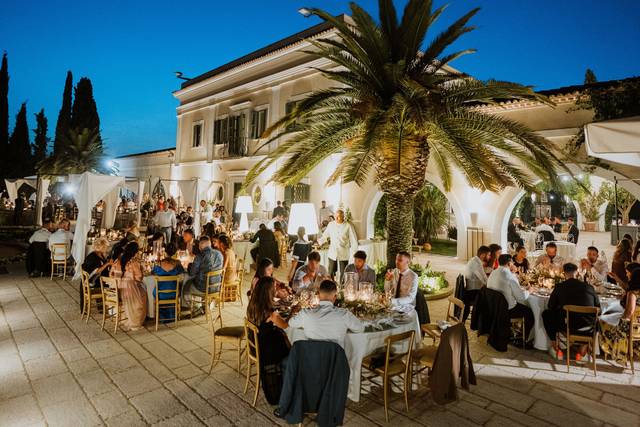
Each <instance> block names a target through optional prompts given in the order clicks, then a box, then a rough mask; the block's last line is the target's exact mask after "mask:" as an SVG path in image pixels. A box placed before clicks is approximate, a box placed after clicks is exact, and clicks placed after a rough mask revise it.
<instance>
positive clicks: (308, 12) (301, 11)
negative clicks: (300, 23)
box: [298, 7, 311, 18]
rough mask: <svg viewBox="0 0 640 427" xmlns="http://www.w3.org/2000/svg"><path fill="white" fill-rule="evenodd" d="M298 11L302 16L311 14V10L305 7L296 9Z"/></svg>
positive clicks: (306, 16)
mask: <svg viewBox="0 0 640 427" xmlns="http://www.w3.org/2000/svg"><path fill="white" fill-rule="evenodd" d="M298 13H299V14H300V15H302V16H304V17H305V18H308V17H310V16H311V11H310V10H309V9H307V8H306V7H301V8H300V9H298Z"/></svg>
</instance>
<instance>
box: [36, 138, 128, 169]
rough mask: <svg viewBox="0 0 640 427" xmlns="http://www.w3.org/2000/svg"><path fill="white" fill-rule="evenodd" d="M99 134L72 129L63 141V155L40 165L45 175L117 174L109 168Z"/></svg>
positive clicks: (39, 167) (111, 167) (51, 158)
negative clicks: (99, 142)
mask: <svg viewBox="0 0 640 427" xmlns="http://www.w3.org/2000/svg"><path fill="white" fill-rule="evenodd" d="M98 139H99V134H98V133H97V132H96V131H95V130H91V129H82V130H81V131H79V130H76V129H71V130H70V131H69V133H68V134H67V135H66V137H65V138H64V139H63V140H62V142H63V144H62V150H63V151H62V153H60V155H59V156H52V157H48V158H47V159H45V160H44V161H42V162H40V164H39V165H38V170H39V172H40V173H42V174H43V175H66V174H81V173H84V172H92V173H101V174H115V173H116V172H117V171H116V170H115V168H114V167H113V166H108V165H107V163H106V160H107V159H106V158H105V157H104V154H103V152H102V146H101V145H100V144H98Z"/></svg>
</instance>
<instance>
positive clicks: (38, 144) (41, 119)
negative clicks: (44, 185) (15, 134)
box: [33, 108, 50, 165]
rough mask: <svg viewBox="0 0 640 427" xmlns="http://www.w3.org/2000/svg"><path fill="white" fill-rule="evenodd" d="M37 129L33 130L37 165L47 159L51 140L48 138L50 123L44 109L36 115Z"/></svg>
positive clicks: (34, 159) (34, 157)
mask: <svg viewBox="0 0 640 427" xmlns="http://www.w3.org/2000/svg"><path fill="white" fill-rule="evenodd" d="M35 116H36V128H35V129H34V130H33V133H34V138H33V163H34V165H37V164H38V163H40V162H42V161H43V160H44V159H46V158H47V147H48V146H49V141H50V138H49V137H48V136H47V128H48V126H49V125H48V121H47V117H46V116H45V115H44V108H43V109H41V110H40V112H38V113H36V114H35Z"/></svg>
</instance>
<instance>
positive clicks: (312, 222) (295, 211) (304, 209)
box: [287, 203, 319, 235]
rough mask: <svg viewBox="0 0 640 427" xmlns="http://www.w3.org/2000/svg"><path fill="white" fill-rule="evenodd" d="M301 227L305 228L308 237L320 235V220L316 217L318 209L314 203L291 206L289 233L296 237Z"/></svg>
mask: <svg viewBox="0 0 640 427" xmlns="http://www.w3.org/2000/svg"><path fill="white" fill-rule="evenodd" d="M299 227H304V232H305V233H306V234H307V235H309V234H318V231H319V230H318V218H317V217H316V208H315V206H313V203H293V204H291V212H290V214H289V228H288V229H287V232H288V233H289V234H291V235H296V234H298V228H299Z"/></svg>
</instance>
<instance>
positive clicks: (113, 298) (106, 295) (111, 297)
mask: <svg viewBox="0 0 640 427" xmlns="http://www.w3.org/2000/svg"><path fill="white" fill-rule="evenodd" d="M119 288H120V279H119V278H117V277H100V290H101V291H102V300H103V302H104V304H105V305H112V304H116V305H119V304H120V299H119V297H120V291H119Z"/></svg>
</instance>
